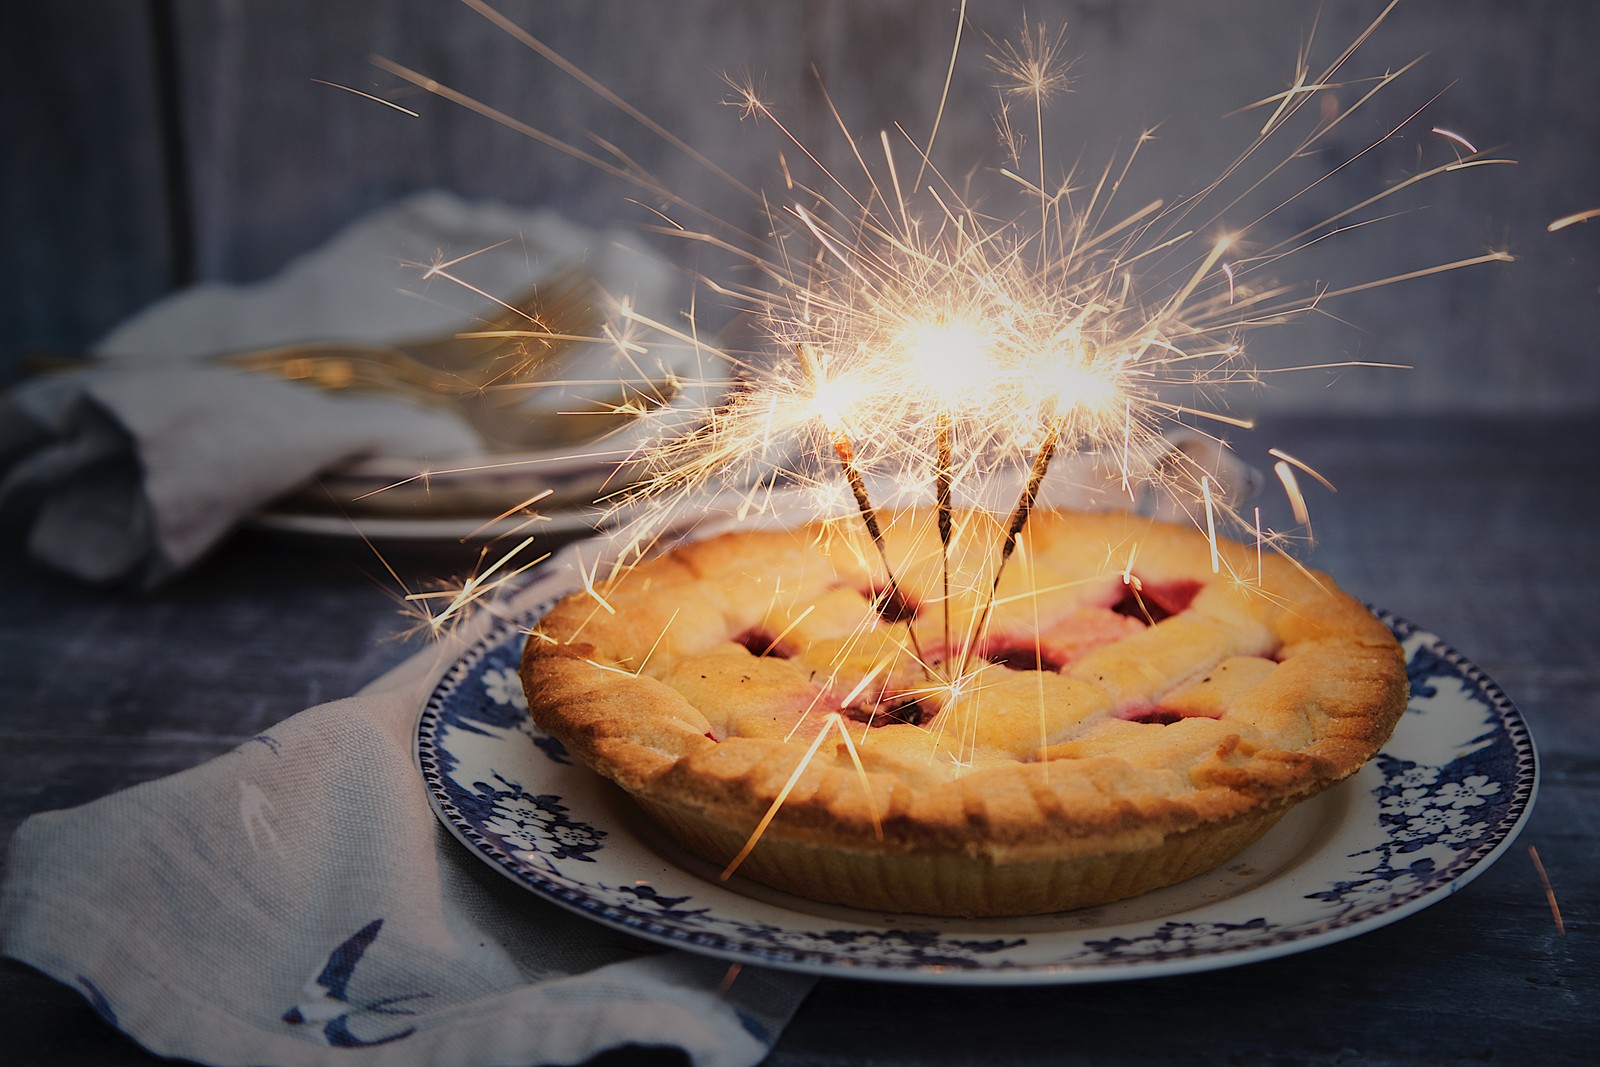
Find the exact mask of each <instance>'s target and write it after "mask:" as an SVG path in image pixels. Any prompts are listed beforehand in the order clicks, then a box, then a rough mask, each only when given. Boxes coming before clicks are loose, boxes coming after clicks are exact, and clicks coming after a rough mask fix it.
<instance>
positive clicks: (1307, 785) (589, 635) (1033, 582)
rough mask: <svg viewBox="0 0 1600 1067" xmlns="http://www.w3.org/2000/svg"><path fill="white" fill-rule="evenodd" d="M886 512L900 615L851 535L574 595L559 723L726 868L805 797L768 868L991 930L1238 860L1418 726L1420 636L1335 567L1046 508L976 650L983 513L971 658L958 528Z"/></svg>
mask: <svg viewBox="0 0 1600 1067" xmlns="http://www.w3.org/2000/svg"><path fill="white" fill-rule="evenodd" d="M887 517H888V518H889V519H890V521H888V522H887V523H886V527H887V529H886V538H887V545H888V551H889V558H890V561H891V563H892V565H893V567H894V570H895V574H896V577H897V579H898V583H899V584H898V589H897V590H896V595H895V596H894V597H892V598H889V597H885V596H883V595H881V594H882V593H883V588H882V586H883V577H882V575H883V571H882V566H881V564H880V563H879V561H878V559H877V556H876V553H875V551H874V550H873V548H872V546H871V544H870V542H868V541H867V540H866V538H865V536H864V535H863V534H861V533H860V532H859V531H858V529H857V526H856V524H846V523H814V524H812V525H809V526H805V527H801V528H799V529H796V530H787V531H744V532H736V533H731V534H725V535H722V536H720V537H716V538H712V539H709V540H706V541H701V542H698V543H694V544H690V545H687V546H685V547H683V548H680V549H678V550H676V551H674V552H672V553H670V554H668V555H666V556H662V557H659V558H656V559H652V560H649V561H646V562H644V563H642V564H640V565H638V566H637V567H635V568H633V569H631V570H629V571H626V572H625V573H623V574H621V575H620V576H619V577H617V578H615V579H614V580H612V581H610V582H608V583H604V584H602V585H601V586H599V587H597V588H596V589H595V590H594V591H593V593H589V592H584V593H577V594H574V595H572V596H570V597H568V598H566V599H565V600H563V601H561V602H560V603H559V604H557V605H556V606H555V607H554V608H553V609H552V610H551V611H550V613H549V614H548V615H546V616H545V617H544V619H542V620H541V621H540V623H539V624H538V626H537V627H536V629H535V630H534V631H533V633H532V635H531V636H530V638H529V640H528V643H527V647H526V650H525V652H524V655H523V662H522V677H523V682H524V685H525V687H526V689H527V692H528V701H529V706H530V708H531V709H532V714H533V717H534V719H535V720H536V721H537V722H538V723H539V725H540V726H541V727H543V728H544V729H546V730H548V731H549V732H551V733H553V734H554V735H555V736H557V737H558V738H560V739H561V741H562V742H563V743H564V744H566V745H567V747H568V748H569V749H571V750H572V752H573V753H574V754H575V755H576V756H577V757H578V758H579V759H580V760H581V761H583V762H584V763H586V764H588V765H589V766H590V767H593V768H594V769H596V770H598V771H599V772H600V773H602V774H604V775H606V776H607V777H609V778H611V779H613V780H614V781H616V782H617V783H618V784H619V785H620V786H621V787H622V788H623V789H625V790H626V791H627V792H629V793H630V794H632V795H633V796H634V798H635V799H636V800H637V801H638V802H639V803H640V805H641V806H642V807H643V808H644V809H645V811H646V812H648V813H649V814H650V815H651V816H652V817H653V818H654V819H656V821H657V822H659V823H661V824H662V825H663V826H665V827H666V828H667V829H668V830H669V831H671V832H672V833H673V834H674V835H675V836H677V837H678V838H679V839H680V840H681V841H683V842H684V843H685V844H686V845H688V846H689V847H690V848H691V849H694V850H695V851H697V852H699V853H700V854H702V855H704V856H705V857H707V858H708V859H711V860H713V861H715V862H718V863H724V864H725V863H727V862H728V861H730V860H731V859H732V858H733V857H734V856H735V855H736V854H737V853H738V852H739V850H740V847H741V845H742V844H743V843H744V842H745V841H746V840H747V839H748V838H749V836H750V834H751V833H752V832H753V831H754V830H755V829H756V827H757V826H758V824H759V823H760V822H761V820H762V818H763V817H764V816H765V815H766V814H767V813H768V812H769V809H771V808H772V806H773V804H774V801H775V800H776V799H777V798H778V797H779V795H780V794H781V793H783V792H784V791H785V790H787V795H785V796H784V799H783V803H782V804H781V806H780V807H779V809H778V811H777V814H776V816H775V817H774V818H773V819H772V821H771V824H770V825H769V826H767V827H766V829H765V830H764V831H763V833H762V835H761V838H760V841H759V843H757V844H756V846H755V848H754V850H753V851H752V852H751V853H750V854H749V856H748V858H747V859H746V860H744V862H743V865H742V866H741V867H740V872H741V873H743V874H746V875H749V876H751V877H753V878H756V879H758V880H761V881H766V882H769V883H771V884H774V885H777V886H779V887H780V888H784V889H788V890H791V891H793V892H797V893H800V894H802V895H806V896H811V897H814V898H817V899H824V900H833V901H837V902H841V903H848V904H855V905H857V906H862V907H870V908H879V909H885V910H894V911H917V912H926V913H935V914H963V915H984V914H989V915H993V914H1026V913H1031V912H1043V911H1053V910H1062V909H1065V908H1070V907H1080V906H1085V905H1088V904H1092V903H1100V902H1104V901H1106V900H1111V899H1117V898H1119V897H1123V896H1130V895H1134V894H1136V893H1140V892H1144V891H1146V890H1148V889H1152V888H1155V887H1157V886H1159V885H1165V884H1170V883H1171V882H1174V881H1178V880H1181V879H1183V878H1187V877H1190V876H1191V875H1193V874H1196V873H1199V872H1200V871H1203V870H1206V869H1209V868H1211V867H1214V866H1216V865H1217V864H1219V863H1221V862H1223V861H1224V860H1226V859H1227V858H1228V857H1229V856H1231V855H1233V854H1234V853H1236V852H1237V851H1238V850H1239V849H1241V848H1243V847H1244V846H1245V845H1247V844H1249V843H1250V842H1251V841H1253V840H1254V839H1255V838H1256V837H1258V836H1259V835H1260V834H1261V833H1264V832H1265V831H1266V830H1267V829H1268V828H1270V826H1271V825H1272V823H1273V822H1275V821H1276V820H1277V818H1278V817H1279V816H1281V815H1282V813H1283V812H1284V811H1286V810H1287V809H1288V808H1289V807H1291V806H1292V805H1293V804H1295V803H1297V802H1298V801H1300V800H1303V799H1305V798H1306V797H1308V796H1311V795H1312V794H1314V793H1316V792H1318V791H1320V790H1321V789H1324V788H1326V787H1327V786H1329V785H1331V784H1333V783H1334V782H1337V781H1339V780H1340V779H1342V778H1345V777H1346V776H1348V775H1350V774H1352V773H1354V772H1355V771H1356V770H1357V769H1358V768H1359V767H1360V766H1361V765H1362V764H1363V763H1364V762H1365V761H1366V760H1367V759H1369V758H1370V757H1371V756H1372V755H1373V754H1374V753H1375V752H1376V751H1377V750H1378V748H1379V746H1380V745H1382V744H1383V742H1384V741H1385V740H1386V739H1387V738H1388V736H1389V734H1390V732H1391V731H1392V729H1393V728H1394V725H1395V723H1396V721H1397V720H1398V718H1399V716H1400V714H1401V712H1402V711H1403V710H1404V708H1405V701H1406V693H1407V683H1406V676H1405V669H1404V662H1403V659H1402V656H1401V652H1400V649H1399V646H1398V645H1397V644H1396V642H1395V640H1394V638H1393V637H1392V636H1391V635H1390V634H1389V632H1388V630H1387V628H1386V627H1384V626H1383V625H1382V624H1381V623H1379V622H1378V621H1377V620H1376V619H1374V618H1373V617H1372V615H1371V614H1370V613H1369V612H1367V611H1366V610H1365V609H1364V608H1363V607H1362V606H1361V605H1360V604H1359V603H1357V602H1355V601H1354V600H1352V599H1351V598H1349V597H1348V596H1346V595H1345V594H1344V593H1342V592H1340V591H1339V590H1337V589H1336V588H1335V587H1334V586H1333V584H1332V582H1331V581H1329V580H1328V579H1327V578H1326V577H1325V576H1323V575H1320V574H1317V573H1314V572H1311V571H1307V570H1305V569H1303V568H1301V567H1300V566H1299V565H1298V564H1295V563H1294V562H1292V561H1289V560H1286V559H1283V558H1281V557H1278V556H1276V555H1274V554H1271V553H1267V554H1265V555H1262V554H1259V553H1257V551H1256V549H1255V547H1254V546H1248V547H1247V546H1244V545H1240V544H1236V543H1233V542H1228V541H1222V542H1220V543H1219V545H1218V549H1219V553H1220V564H1221V566H1220V570H1219V572H1218V573H1213V570H1212V562H1211V546H1210V544H1209V543H1208V542H1207V540H1206V538H1205V537H1203V536H1202V535H1200V534H1198V533H1197V532H1195V531H1194V530H1191V529H1187V528H1183V527H1178V526H1174V525H1170V524H1164V523H1158V522H1155V521H1152V520H1149V519H1144V518H1140V517H1136V516H1131V515H1126V514H1093V515H1091V514H1080V513H1070V512H1059V511H1043V510H1041V511H1038V512H1036V513H1035V514H1034V515H1033V516H1032V519H1031V521H1030V523H1029V525H1028V528H1027V530H1026V531H1025V533H1024V536H1023V539H1022V541H1021V543H1020V544H1019V548H1018V551H1017V554H1016V556H1015V557H1014V558H1013V560H1012V561H1011V564H1010V566H1009V567H1008V569H1007V570H1006V571H1005V572H1004V575H1003V577H1002V580H1001V582H1000V585H999V590H998V595H997V597H996V599H995V606H994V609H993V613H992V616H991V617H990V619H989V621H988V625H987V627H986V629H985V634H984V635H983V636H982V637H981V638H980V639H977V640H967V639H966V638H965V636H964V635H968V634H971V633H972V632H973V631H974V630H976V628H977V624H978V620H979V619H980V618H981V615H982V610H983V604H984V602H985V601H986V600H987V597H988V591H989V589H990V587H991V585H992V568H993V566H994V563H995V558H996V556H997V549H996V546H997V545H998V543H999V541H1000V531H999V530H998V529H996V527H995V520H994V518H993V517H992V516H990V515H987V514H985V513H981V512H971V513H963V514H960V515H958V521H957V532H956V537H955V540H954V542H953V544H952V550H951V567H952V578H951V589H952V596H951V602H950V605H949V608H950V610H949V612H948V618H949V632H950V634H951V638H950V646H951V651H950V653H949V655H947V654H946V643H945V632H946V613H945V612H944V611H943V610H941V605H940V603H939V600H940V598H941V595H942V594H941V589H942V552H941V548H940V545H939V542H938V537H937V533H936V531H935V524H934V521H933V518H932V516H931V515H930V514H929V513H928V512H918V511H911V512H905V513H901V514H897V515H893V516H887ZM1258 560H1259V567H1260V571H1259V573H1258V571H1257V567H1258ZM958 591H959V592H958ZM969 646H970V652H969V653H968V659H967V662H968V663H969V667H970V669H969V670H968V671H967V672H965V673H964V674H962V675H961V678H960V680H959V681H958V682H957V683H956V684H949V683H948V681H947V680H945V679H946V678H947V676H948V675H950V674H953V673H956V672H955V671H953V670H952V669H951V667H950V666H949V665H947V664H946V663H945V661H946V660H947V659H948V660H949V661H950V662H951V663H955V662H960V661H961V659H962V654H963V649H966V648H968V647H969ZM919 652H920V662H919V655H918V654H919ZM923 664H927V665H928V667H927V669H925V668H924V666H923ZM835 712H837V713H839V716H838V717H835V716H834V714H833V713H835ZM842 728H848V732H849V738H850V741H851V742H853V745H847V744H845V743H844V741H843V738H842V737H841V733H842ZM823 731H828V733H827V736H826V737H823V738H822V739H821V740H820V743H819V744H818V747H817V749H816V751H815V752H814V753H813V754H812V756H811V758H810V759H809V760H807V759H806V755H807V752H808V750H810V749H811V748H812V747H813V743H814V742H818V735H819V733H822V732H823ZM852 748H853V751H852ZM857 758H859V760H860V763H861V768H860V769H858V768H857V765H856V760H857ZM797 772H798V773H797ZM880 832H881V837H880Z"/></svg>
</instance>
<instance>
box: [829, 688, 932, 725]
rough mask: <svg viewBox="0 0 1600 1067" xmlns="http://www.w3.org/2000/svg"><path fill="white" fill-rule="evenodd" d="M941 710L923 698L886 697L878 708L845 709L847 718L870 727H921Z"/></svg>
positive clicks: (878, 704)
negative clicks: (893, 725) (894, 725)
mask: <svg viewBox="0 0 1600 1067" xmlns="http://www.w3.org/2000/svg"><path fill="white" fill-rule="evenodd" d="M938 712H939V708H938V706H937V705H935V704H931V703H928V702H926V701H924V700H923V698H921V697H913V696H903V695H902V696H885V697H884V698H883V699H882V700H880V701H879V702H878V703H877V705H876V706H868V707H858V706H852V707H848V708H845V709H844V714H845V717H846V718H848V719H853V720H855V721H856V722H861V723H866V724H867V725H868V726H889V725H892V724H896V723H904V724H905V725H907V726H921V725H922V724H923V723H925V722H927V721H928V720H929V719H931V718H933V717H934V716H935V715H936V714H938Z"/></svg>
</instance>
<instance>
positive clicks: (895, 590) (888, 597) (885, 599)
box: [862, 585, 922, 623]
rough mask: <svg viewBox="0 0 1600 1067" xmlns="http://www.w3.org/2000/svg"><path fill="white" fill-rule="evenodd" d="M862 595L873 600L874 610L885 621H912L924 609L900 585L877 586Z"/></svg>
mask: <svg viewBox="0 0 1600 1067" xmlns="http://www.w3.org/2000/svg"><path fill="white" fill-rule="evenodd" d="M862 595H863V596H866V597H867V599H869V600H871V601H872V610H874V611H876V612H877V613H878V617H879V618H880V619H882V620H883V621H884V622H891V623H892V622H910V621H911V620H912V619H915V618H916V617H917V613H918V612H919V611H921V610H922V605H921V604H919V603H917V602H916V601H915V600H912V599H911V598H910V597H908V596H906V594H905V593H904V592H903V591H902V590H901V589H900V587H899V586H898V585H888V586H884V587H882V588H875V589H873V590H872V591H871V592H870V593H864V594H862Z"/></svg>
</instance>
